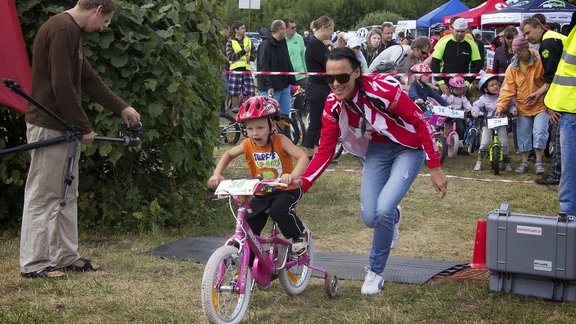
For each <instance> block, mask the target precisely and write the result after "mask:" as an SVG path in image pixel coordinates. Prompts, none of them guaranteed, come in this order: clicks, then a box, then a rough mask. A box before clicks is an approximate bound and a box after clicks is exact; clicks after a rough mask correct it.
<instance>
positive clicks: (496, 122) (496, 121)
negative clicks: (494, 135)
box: [488, 117, 508, 129]
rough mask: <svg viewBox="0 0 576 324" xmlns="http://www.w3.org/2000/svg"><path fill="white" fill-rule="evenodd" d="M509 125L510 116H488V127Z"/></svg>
mask: <svg viewBox="0 0 576 324" xmlns="http://www.w3.org/2000/svg"><path fill="white" fill-rule="evenodd" d="M507 125H508V118H507V117H503V118H488V128H490V129H492V128H496V127H500V126H507Z"/></svg>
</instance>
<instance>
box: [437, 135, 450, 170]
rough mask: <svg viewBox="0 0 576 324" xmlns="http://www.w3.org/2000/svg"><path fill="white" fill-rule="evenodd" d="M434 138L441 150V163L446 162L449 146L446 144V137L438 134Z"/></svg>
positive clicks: (439, 150)
mask: <svg viewBox="0 0 576 324" xmlns="http://www.w3.org/2000/svg"><path fill="white" fill-rule="evenodd" d="M434 140H435V141H436V146H438V152H440V164H443V163H444V160H445V159H446V155H448V146H447V145H446V139H444V136H442V135H441V134H437V135H435V136H434Z"/></svg>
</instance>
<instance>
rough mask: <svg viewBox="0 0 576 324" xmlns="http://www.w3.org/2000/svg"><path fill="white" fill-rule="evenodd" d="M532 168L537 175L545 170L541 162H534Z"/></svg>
mask: <svg viewBox="0 0 576 324" xmlns="http://www.w3.org/2000/svg"><path fill="white" fill-rule="evenodd" d="M534 169H535V170H534V171H535V172H536V174H537V175H541V174H544V172H545V170H544V165H543V164H542V162H536V164H535V165H534Z"/></svg>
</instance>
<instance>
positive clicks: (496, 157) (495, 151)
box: [491, 145, 502, 175]
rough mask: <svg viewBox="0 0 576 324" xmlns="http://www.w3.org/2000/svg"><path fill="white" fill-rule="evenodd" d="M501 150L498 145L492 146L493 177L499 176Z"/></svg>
mask: <svg viewBox="0 0 576 324" xmlns="http://www.w3.org/2000/svg"><path fill="white" fill-rule="evenodd" d="M501 149H502V148H501V147H500V146H498V145H493V146H492V149H491V150H492V154H491V155H492V171H494V175H499V174H500V150H501Z"/></svg>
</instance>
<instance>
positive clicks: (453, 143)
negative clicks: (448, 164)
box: [446, 133, 460, 158]
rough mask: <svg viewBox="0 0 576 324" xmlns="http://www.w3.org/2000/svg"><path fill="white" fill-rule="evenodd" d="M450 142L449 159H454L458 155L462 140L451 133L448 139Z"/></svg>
mask: <svg viewBox="0 0 576 324" xmlns="http://www.w3.org/2000/svg"><path fill="white" fill-rule="evenodd" d="M446 141H447V142H448V157H449V158H454V157H456V155H458V146H459V145H460V138H459V137H458V134H456V133H450V134H449V135H448V138H447V139H446Z"/></svg>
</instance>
